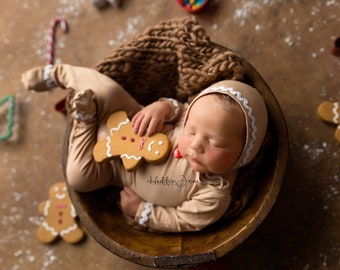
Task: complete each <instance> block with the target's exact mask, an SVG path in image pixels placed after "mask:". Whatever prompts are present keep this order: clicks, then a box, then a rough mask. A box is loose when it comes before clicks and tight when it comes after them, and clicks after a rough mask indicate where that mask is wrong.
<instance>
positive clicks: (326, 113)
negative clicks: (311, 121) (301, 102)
mask: <svg viewBox="0 0 340 270" xmlns="http://www.w3.org/2000/svg"><path fill="white" fill-rule="evenodd" d="M317 113H318V115H319V117H320V118H321V119H322V120H323V121H325V122H326V123H328V124H331V125H336V126H337V128H336V130H335V133H334V138H335V139H336V140H337V141H338V142H340V103H339V102H331V101H324V102H322V103H321V104H320V105H319V107H318V110H317Z"/></svg>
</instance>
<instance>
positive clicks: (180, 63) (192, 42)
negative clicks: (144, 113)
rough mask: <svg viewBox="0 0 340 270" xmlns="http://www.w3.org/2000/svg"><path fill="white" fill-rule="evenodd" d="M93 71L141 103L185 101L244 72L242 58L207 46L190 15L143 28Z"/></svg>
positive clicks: (219, 47)
mask: <svg viewBox="0 0 340 270" xmlns="http://www.w3.org/2000/svg"><path fill="white" fill-rule="evenodd" d="M95 69H97V70H98V71H99V72H101V73H103V74H105V75H107V76H109V77H111V78H113V79H114V80H116V81H117V82H118V83H119V84H121V85H122V86H123V87H124V89H126V90H127V91H128V92H129V93H130V94H131V95H132V96H134V97H135V98H136V99H137V100H138V101H139V102H140V103H142V104H148V103H150V102H152V101H154V100H157V99H158V98H160V97H164V96H167V97H175V98H177V99H178V100H180V101H182V102H183V101H187V99H188V97H189V96H190V95H192V94H196V93H198V92H200V91H201V90H203V89H204V88H206V87H207V86H209V85H211V84H213V83H215V82H217V81H220V80H224V79H231V80H242V79H243V74H244V67H243V65H242V64H241V57H240V56H238V55H237V54H236V53H234V52H232V51H230V50H227V49H225V48H223V47H221V46H218V45H216V44H214V43H213V42H211V41H210V38H209V37H208V36H207V34H206V33H205V30H204V29H203V27H202V26H201V25H199V24H198V23H197V22H196V20H195V18H193V17H184V18H179V19H170V20H167V21H163V22H160V23H158V24H157V25H155V26H153V27H150V28H148V29H146V30H145V31H144V32H143V33H142V34H140V35H137V36H135V37H134V38H132V40H130V41H128V42H126V43H124V44H121V45H120V46H119V47H118V48H115V49H113V50H112V51H111V52H110V54H109V55H108V56H107V57H106V58H104V59H103V60H102V61H100V62H99V63H98V64H97V65H96V66H95ZM150 94H151V95H150Z"/></svg>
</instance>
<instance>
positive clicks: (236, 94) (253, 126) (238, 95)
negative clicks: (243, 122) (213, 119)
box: [202, 86, 257, 166]
mask: <svg viewBox="0 0 340 270" xmlns="http://www.w3.org/2000/svg"><path fill="white" fill-rule="evenodd" d="M218 90H223V91H225V92H227V93H229V94H230V95H232V96H234V97H235V98H236V99H237V100H238V101H240V102H241V103H242V104H243V107H244V109H246V110H247V114H248V117H249V119H250V122H251V123H250V126H251V140H250V141H249V143H248V146H247V150H246V152H245V155H244V158H243V159H242V162H241V164H240V166H243V165H244V164H246V163H247V161H248V158H249V156H250V152H251V150H252V149H253V148H254V142H255V140H256V133H257V127H256V119H255V117H254V115H253V109H252V108H251V107H250V106H249V105H248V100H247V99H246V98H244V97H242V94H241V93H240V92H239V91H236V90H235V89H233V88H232V87H224V86H218V87H210V88H208V89H206V90H203V91H202V93H210V92H211V93H214V92H216V91H218Z"/></svg>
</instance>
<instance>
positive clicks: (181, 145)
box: [178, 135, 188, 155]
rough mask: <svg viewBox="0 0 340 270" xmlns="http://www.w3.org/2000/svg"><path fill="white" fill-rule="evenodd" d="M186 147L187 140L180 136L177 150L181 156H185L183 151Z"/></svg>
mask: <svg viewBox="0 0 340 270" xmlns="http://www.w3.org/2000/svg"><path fill="white" fill-rule="evenodd" d="M187 147H188V140H187V138H186V137H185V136H184V135H182V136H181V137H179V140H178V150H179V152H180V153H181V154H182V155H183V154H185V150H186V149H187Z"/></svg>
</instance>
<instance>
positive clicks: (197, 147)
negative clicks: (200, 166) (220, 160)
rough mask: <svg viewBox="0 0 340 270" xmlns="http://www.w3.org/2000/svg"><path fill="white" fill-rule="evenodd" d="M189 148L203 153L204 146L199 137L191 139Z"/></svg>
mask: <svg viewBox="0 0 340 270" xmlns="http://www.w3.org/2000/svg"><path fill="white" fill-rule="evenodd" d="M190 147H191V149H193V150H194V151H196V152H197V153H203V152H204V147H203V144H202V142H201V141H200V140H199V139H193V140H192V141H191V144H190Z"/></svg>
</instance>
